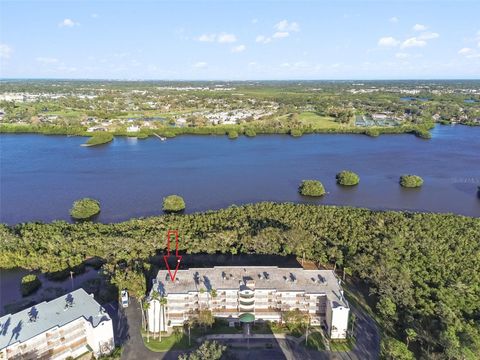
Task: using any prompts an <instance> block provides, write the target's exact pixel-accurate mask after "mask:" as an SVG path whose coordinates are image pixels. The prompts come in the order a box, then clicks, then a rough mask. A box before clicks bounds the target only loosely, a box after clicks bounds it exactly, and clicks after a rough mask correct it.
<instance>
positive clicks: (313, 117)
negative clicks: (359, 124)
mask: <svg viewBox="0 0 480 360" xmlns="http://www.w3.org/2000/svg"><path fill="white" fill-rule="evenodd" d="M298 118H299V119H300V121H301V122H302V123H303V124H304V125H311V126H312V127H313V128H314V129H339V128H342V127H345V125H342V124H339V123H337V122H335V121H333V118H331V117H329V116H320V115H317V114H315V113H314V112H310V111H306V112H303V113H300V114H299V115H298Z"/></svg>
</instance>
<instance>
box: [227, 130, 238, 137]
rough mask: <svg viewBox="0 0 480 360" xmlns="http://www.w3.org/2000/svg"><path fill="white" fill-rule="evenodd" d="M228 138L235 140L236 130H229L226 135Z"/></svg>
mask: <svg viewBox="0 0 480 360" xmlns="http://www.w3.org/2000/svg"><path fill="white" fill-rule="evenodd" d="M227 135H228V138H229V139H236V138H238V132H237V131H236V130H230V131H229V132H228V133H227Z"/></svg>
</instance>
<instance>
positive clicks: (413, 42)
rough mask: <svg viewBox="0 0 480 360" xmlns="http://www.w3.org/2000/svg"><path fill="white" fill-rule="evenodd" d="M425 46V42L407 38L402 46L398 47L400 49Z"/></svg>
mask: <svg viewBox="0 0 480 360" xmlns="http://www.w3.org/2000/svg"><path fill="white" fill-rule="evenodd" d="M425 45H427V42H426V41H425V40H421V39H419V38H416V37H412V38H409V39H407V40H405V41H404V42H403V43H402V45H401V46H400V47H401V48H402V49H405V48H409V47H424V46H425Z"/></svg>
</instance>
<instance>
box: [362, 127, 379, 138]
mask: <svg viewBox="0 0 480 360" xmlns="http://www.w3.org/2000/svg"><path fill="white" fill-rule="evenodd" d="M365 134H366V135H368V136H371V137H377V136H379V135H380V130H378V129H367V130H366V131H365Z"/></svg>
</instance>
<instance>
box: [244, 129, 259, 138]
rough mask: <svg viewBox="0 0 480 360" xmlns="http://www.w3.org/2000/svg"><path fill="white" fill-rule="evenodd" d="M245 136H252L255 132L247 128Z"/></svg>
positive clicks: (255, 134)
mask: <svg viewBox="0 0 480 360" xmlns="http://www.w3.org/2000/svg"><path fill="white" fill-rule="evenodd" d="M245 136H248V137H254V136H257V133H256V132H255V130H253V129H247V130H245Z"/></svg>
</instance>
